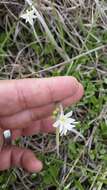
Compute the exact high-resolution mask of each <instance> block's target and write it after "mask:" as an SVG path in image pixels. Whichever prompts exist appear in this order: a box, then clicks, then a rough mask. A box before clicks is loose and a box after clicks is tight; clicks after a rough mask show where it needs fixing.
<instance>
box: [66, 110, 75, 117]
mask: <svg viewBox="0 0 107 190" xmlns="http://www.w3.org/2000/svg"><path fill="white" fill-rule="evenodd" d="M72 114H73V111H70V112H68V113H67V114H65V116H66V117H67V118H68V117H71V116H72Z"/></svg>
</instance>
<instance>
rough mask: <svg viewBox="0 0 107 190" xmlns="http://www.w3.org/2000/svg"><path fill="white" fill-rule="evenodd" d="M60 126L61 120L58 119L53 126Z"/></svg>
mask: <svg viewBox="0 0 107 190" xmlns="http://www.w3.org/2000/svg"><path fill="white" fill-rule="evenodd" d="M59 126H60V121H59V120H57V121H56V122H55V123H54V124H53V127H56V128H57V127H59Z"/></svg>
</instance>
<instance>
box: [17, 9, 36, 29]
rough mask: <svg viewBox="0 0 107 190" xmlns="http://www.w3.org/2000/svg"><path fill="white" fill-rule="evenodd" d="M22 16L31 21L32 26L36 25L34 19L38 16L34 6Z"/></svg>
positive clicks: (26, 20) (28, 21)
mask: <svg viewBox="0 0 107 190" xmlns="http://www.w3.org/2000/svg"><path fill="white" fill-rule="evenodd" d="M20 17H21V18H23V19H24V20H25V22H26V23H29V24H30V25H31V26H32V27H34V20H35V19H36V18H37V16H36V15H35V10H34V8H33V7H32V8H31V10H26V12H25V13H24V14H22V15H21V16H20Z"/></svg>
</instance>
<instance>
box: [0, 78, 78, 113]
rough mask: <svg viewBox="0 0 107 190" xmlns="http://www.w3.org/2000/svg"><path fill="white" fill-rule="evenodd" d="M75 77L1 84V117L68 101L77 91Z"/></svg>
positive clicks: (25, 80) (4, 82)
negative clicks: (64, 100)
mask: <svg viewBox="0 0 107 190" xmlns="http://www.w3.org/2000/svg"><path fill="white" fill-rule="evenodd" d="M78 84H79V83H78V81H77V80H76V79H75V78H74V77H68V76H66V77H52V78H44V79H22V80H11V81H1V82H0V107H1V108H2V109H0V116H7V115H12V114H15V113H17V112H20V111H22V110H26V109H30V108H35V107H41V106H44V105H47V104H50V103H54V102H57V101H61V100H63V99H66V98H68V97H70V96H72V95H74V93H75V92H76V91H77V88H78Z"/></svg>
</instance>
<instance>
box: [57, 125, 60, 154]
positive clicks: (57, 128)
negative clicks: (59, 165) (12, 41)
mask: <svg viewBox="0 0 107 190" xmlns="http://www.w3.org/2000/svg"><path fill="white" fill-rule="evenodd" d="M59 136H60V134H59V128H56V150H57V156H58V157H59V143H60V141H59Z"/></svg>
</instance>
